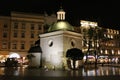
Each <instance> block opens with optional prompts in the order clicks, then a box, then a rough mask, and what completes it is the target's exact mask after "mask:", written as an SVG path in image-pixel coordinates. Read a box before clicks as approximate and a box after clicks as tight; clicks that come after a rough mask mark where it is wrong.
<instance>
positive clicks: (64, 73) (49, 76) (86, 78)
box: [0, 66, 120, 80]
mask: <svg viewBox="0 0 120 80" xmlns="http://www.w3.org/2000/svg"><path fill="white" fill-rule="evenodd" d="M0 80H120V67H111V66H99V67H97V68H94V67H88V66H87V67H85V68H82V69H80V70H47V71H46V70H44V69H37V68H33V69H29V68H26V67H10V68H7V67H0Z"/></svg>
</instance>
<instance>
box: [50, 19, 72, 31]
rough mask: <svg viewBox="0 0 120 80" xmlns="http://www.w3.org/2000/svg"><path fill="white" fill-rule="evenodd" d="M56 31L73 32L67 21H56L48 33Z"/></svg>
mask: <svg viewBox="0 0 120 80" xmlns="http://www.w3.org/2000/svg"><path fill="white" fill-rule="evenodd" d="M57 30H69V31H74V28H73V26H72V25H70V24H69V23H68V22H67V21H58V22H56V23H54V24H53V25H52V26H51V27H50V28H49V29H48V32H51V31H57Z"/></svg>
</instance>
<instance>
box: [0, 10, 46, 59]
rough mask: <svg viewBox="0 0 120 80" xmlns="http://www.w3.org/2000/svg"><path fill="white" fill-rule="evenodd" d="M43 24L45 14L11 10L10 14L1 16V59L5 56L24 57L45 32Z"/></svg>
mask: <svg viewBox="0 0 120 80" xmlns="http://www.w3.org/2000/svg"><path fill="white" fill-rule="evenodd" d="M43 26H44V16H43V15H38V14H30V13H29V14H28V13H22V12H11V15H10V16H7V17H6V16H0V30H1V31H0V34H1V35H0V57H1V58H0V59H1V60H4V59H3V57H4V56H6V57H4V58H8V57H18V58H23V59H24V57H26V55H27V53H28V50H29V48H30V47H31V46H33V45H34V43H35V41H36V40H38V39H39V34H41V33H44V27H43ZM16 55H17V56H16Z"/></svg>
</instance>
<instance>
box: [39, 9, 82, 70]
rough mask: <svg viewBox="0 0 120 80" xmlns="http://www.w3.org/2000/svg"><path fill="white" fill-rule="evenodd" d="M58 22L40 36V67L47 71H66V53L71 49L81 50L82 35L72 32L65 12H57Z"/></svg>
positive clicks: (72, 29)
mask: <svg viewBox="0 0 120 80" xmlns="http://www.w3.org/2000/svg"><path fill="white" fill-rule="evenodd" d="M57 18H58V21H57V22H56V23H54V24H53V26H51V27H50V28H49V29H48V33H45V34H41V35H40V42H41V43H40V46H41V48H42V51H43V53H42V63H43V64H42V65H43V67H47V68H49V69H52V68H55V69H63V68H65V69H68V66H67V58H66V52H67V50H68V49H71V48H79V49H81V48H82V35H81V34H79V33H76V32H73V31H74V28H73V26H71V25H70V24H69V23H68V22H67V21H65V12H64V11H63V10H59V11H58V12H57Z"/></svg>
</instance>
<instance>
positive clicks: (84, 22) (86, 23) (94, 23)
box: [80, 20, 98, 27]
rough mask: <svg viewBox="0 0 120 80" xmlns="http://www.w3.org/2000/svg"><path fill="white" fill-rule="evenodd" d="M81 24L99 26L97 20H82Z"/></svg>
mask: <svg viewBox="0 0 120 80" xmlns="http://www.w3.org/2000/svg"><path fill="white" fill-rule="evenodd" d="M80 24H81V26H85V27H95V26H98V24H97V22H91V21H85V20H81V22H80Z"/></svg>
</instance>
